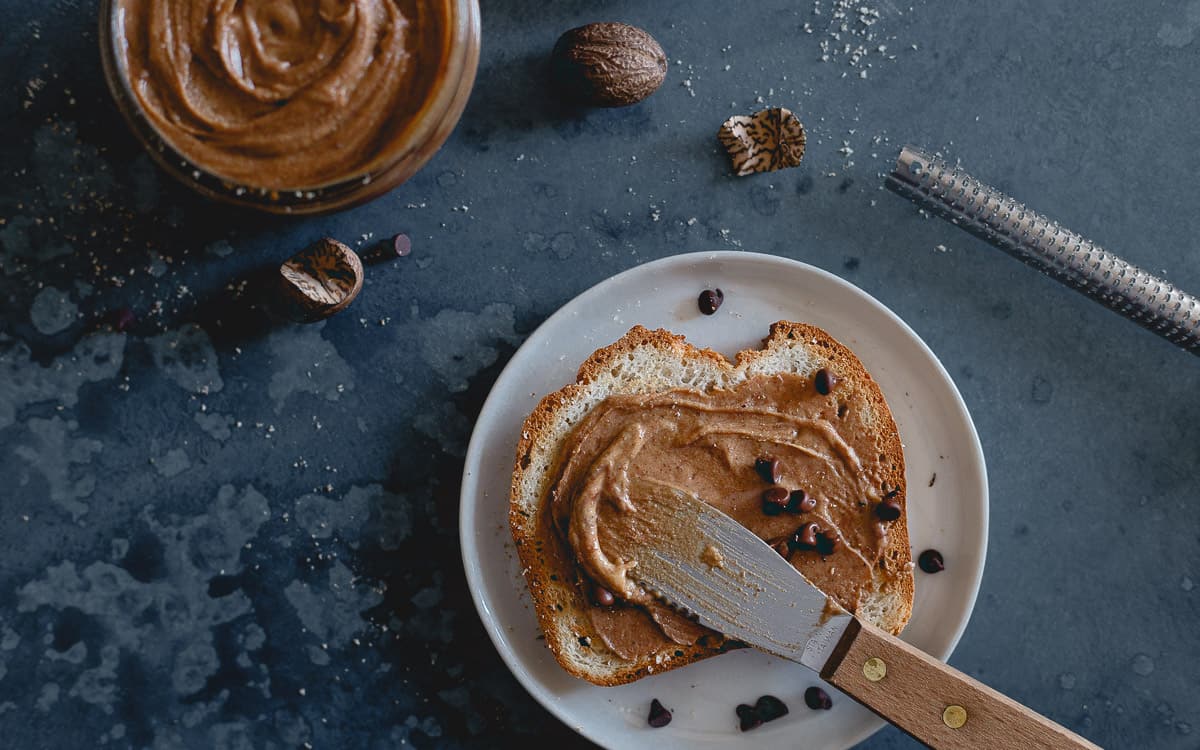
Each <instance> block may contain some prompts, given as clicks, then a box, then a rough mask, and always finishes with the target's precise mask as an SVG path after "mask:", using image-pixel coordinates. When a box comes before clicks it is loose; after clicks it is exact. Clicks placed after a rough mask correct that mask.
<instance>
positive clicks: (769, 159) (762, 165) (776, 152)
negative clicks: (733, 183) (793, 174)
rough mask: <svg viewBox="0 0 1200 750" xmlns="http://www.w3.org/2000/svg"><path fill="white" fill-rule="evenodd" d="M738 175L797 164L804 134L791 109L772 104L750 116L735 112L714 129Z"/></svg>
mask: <svg viewBox="0 0 1200 750" xmlns="http://www.w3.org/2000/svg"><path fill="white" fill-rule="evenodd" d="M717 138H718V139H719V140H720V141H721V145H723V146H724V147H725V150H726V151H728V152H729V158H730V160H731V161H732V162H733V169H734V171H735V172H737V174H738V176H739V177H744V176H745V175H748V174H754V173H755V172H773V171H775V170H776V169H786V168H787V167H795V166H798V165H799V164H800V159H801V158H803V156H804V146H805V144H806V143H807V137H806V136H805V134H804V125H802V124H801V123H800V120H799V118H797V117H796V115H794V114H793V113H792V111H791V110H788V109H784V108H783V107H772V108H771V109H764V110H763V111H761V112H756V113H755V114H753V115H734V116H733V117H730V118H729V119H728V120H726V121H725V123H724V124H723V125H721V129H720V130H718V131H717Z"/></svg>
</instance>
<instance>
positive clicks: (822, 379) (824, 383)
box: [813, 367, 837, 396]
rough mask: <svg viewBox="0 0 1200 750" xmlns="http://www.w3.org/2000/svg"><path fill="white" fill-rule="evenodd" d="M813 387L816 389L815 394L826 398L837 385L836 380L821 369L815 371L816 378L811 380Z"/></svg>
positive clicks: (827, 371) (829, 373)
mask: <svg viewBox="0 0 1200 750" xmlns="http://www.w3.org/2000/svg"><path fill="white" fill-rule="evenodd" d="M813 385H815V386H816V387H817V393H819V394H821V395H822V396H828V395H829V392H830V391H832V390H833V387H834V386H835V385H837V378H836V377H834V376H833V374H832V373H831V372H829V370H826V369H825V368H824V367H822V368H821V369H820V370H817V376H816V377H815V378H813Z"/></svg>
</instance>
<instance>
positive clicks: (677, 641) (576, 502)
mask: <svg viewBox="0 0 1200 750" xmlns="http://www.w3.org/2000/svg"><path fill="white" fill-rule="evenodd" d="M822 369H824V370H826V375H829V374H832V375H833V376H835V377H834V378H833V379H832V381H833V382H835V383H836V387H834V388H833V389H832V390H826V392H821V390H822V389H818V388H817V387H816V386H815V385H814V379H815V378H816V373H817V372H818V371H819V370H822ZM761 459H766V460H769V461H775V462H777V463H776V464H775V466H776V467H777V468H778V470H779V474H778V476H777V477H775V479H776V482H775V483H774V484H772V483H770V482H768V481H766V479H765V478H764V477H763V476H762V473H761V471H759V470H758V469H756V463H757V462H759V461H760V460H761ZM646 480H649V481H654V482H658V483H662V484H666V485H669V486H672V487H676V488H678V489H680V490H684V491H687V492H690V493H694V494H696V495H698V496H699V497H701V498H702V499H704V500H705V501H706V502H708V503H710V504H712V505H713V506H715V507H717V508H719V509H720V510H722V511H724V512H725V513H727V514H728V515H730V516H731V517H733V518H734V519H735V520H737V521H738V522H739V523H741V524H743V525H744V526H746V527H747V528H748V529H750V530H751V531H753V532H754V533H755V534H757V535H758V536H759V537H761V538H763V539H764V540H766V541H767V542H768V543H770V544H772V545H773V546H775V547H776V549H778V550H779V551H780V553H781V554H784V555H785V556H787V557H788V559H789V561H790V562H791V563H792V564H793V565H794V566H795V567H796V568H797V569H798V570H800V572H802V573H803V574H804V575H805V576H806V577H807V578H808V579H809V580H810V581H811V582H812V583H813V584H814V585H816V586H817V587H818V588H820V589H821V590H822V591H823V592H824V593H825V594H826V595H827V596H829V597H830V599H831V600H832V601H833V602H836V604H838V605H840V606H841V607H843V608H845V609H846V610H848V611H852V612H857V613H858V614H859V615H860V616H863V617H865V618H866V619H868V620H871V621H872V622H875V623H876V624H877V625H879V626H881V627H884V628H885V629H888V630H891V631H893V632H899V630H900V629H901V628H902V627H903V625H904V623H905V622H906V621H907V619H908V615H909V613H910V612H911V606H912V572H911V557H910V551H909V548H908V534H907V529H906V526H905V519H904V516H903V515H901V517H900V518H898V519H895V520H889V521H884V520H882V519H881V517H880V515H879V514H878V513H877V512H876V509H877V507H878V506H879V504H880V503H881V502H883V501H884V499H885V497H886V499H887V501H888V502H889V503H891V504H898V505H899V507H900V508H901V509H903V508H904V488H905V484H904V463H903V455H902V452H901V447H900V441H899V436H898V434H897V432H896V427H895V423H894V421H893V420H892V417H891V413H890V412H889V411H888V408H887V405H886V403H885V402H884V400H883V396H882V394H881V393H880V392H879V389H878V386H876V384H875V383H874V381H873V380H872V379H871V378H870V376H869V375H868V374H867V373H866V372H865V370H863V369H862V365H861V363H859V362H858V360H857V358H855V357H854V355H853V354H852V353H850V352H849V350H847V349H846V348H845V347H844V346H842V345H841V344H839V343H838V342H836V341H834V340H833V339H832V338H830V337H829V336H828V335H827V334H825V333H824V332H823V331H820V330H819V329H817V328H813V327H811V326H805V325H801V324H796V323H786V322H781V323H777V324H775V325H774V326H772V330H771V335H770V336H769V337H768V338H767V339H766V341H765V342H764V348H763V349H761V350H757V351H748V352H742V353H741V354H740V355H739V356H738V359H737V362H736V363H730V362H728V361H727V360H725V359H724V358H723V357H721V356H720V355H718V354H716V353H714V352H711V351H707V350H699V349H696V348H695V347H692V346H690V345H688V344H687V343H686V342H684V341H683V339H682V337H678V336H674V335H672V334H670V333H667V332H665V331H653V332H652V331H647V330H646V329H643V328H634V329H633V330H631V331H630V332H629V333H628V334H627V335H626V336H625V337H623V338H622V339H621V340H620V341H618V342H616V343H615V344H613V345H612V346H610V347H606V348H605V349H601V350H599V351H598V352H596V353H595V354H593V355H592V356H591V357H590V358H589V359H588V361H587V362H585V363H584V365H583V366H582V367H581V369H580V375H579V379H578V382H577V383H575V384H573V385H570V386H567V387H566V388H564V389H563V390H561V391H558V392H556V393H554V394H551V395H550V396H548V397H547V398H546V399H544V400H543V401H542V403H541V404H540V405H539V407H538V409H537V410H535V411H534V413H533V414H532V415H530V417H529V420H527V422H526V425H525V430H524V432H523V437H522V440H521V444H520V446H519V447H518V454H517V464H516V468H515V470H514V477H513V492H512V496H511V505H510V520H511V522H512V530H513V535H514V539H515V540H516V542H517V544H518V549H519V551H520V554H521V558H522V562H523V564H524V567H525V568H526V579H527V581H528V583H529V585H530V589H531V592H532V593H533V598H534V603H535V605H536V607H537V611H538V615H539V618H540V620H541V624H542V628H543V631H544V632H545V633H546V638H547V643H548V645H549V646H550V648H551V649H552V650H553V651H554V653H555V655H556V656H557V657H558V660H559V662H560V663H561V664H562V665H563V666H564V667H565V668H566V669H567V670H568V671H570V672H572V673H573V674H576V675H578V676H580V677H583V678H585V679H588V680H590V681H592V682H596V683H597V684H619V683H622V682H628V681H630V680H633V679H637V678H638V677H640V676H643V675H645V674H649V673H650V672H654V671H664V670H666V669H669V668H672V667H674V666H680V665H682V664H685V663H688V662H691V661H695V660H696V659H699V658H703V657H705V656H709V655H712V654H716V653H719V652H721V651H722V650H725V649H726V648H728V647H730V646H733V645H736V644H730V643H726V642H725V640H724V639H723V638H722V637H721V636H720V635H719V634H717V633H714V632H712V631H709V630H707V629H705V628H703V627H701V626H699V625H697V624H696V623H695V622H693V621H692V620H690V619H688V618H686V617H685V616H683V615H681V614H679V613H677V612H675V611H674V610H673V609H671V608H669V607H667V606H666V605H664V604H663V603H661V602H659V601H658V600H657V599H655V597H654V596H653V595H651V594H649V593H648V592H646V591H644V590H643V589H642V588H641V587H640V586H639V585H638V584H637V583H636V582H634V581H633V580H632V579H630V577H629V576H628V575H627V572H628V568H629V567H630V566H631V565H633V564H636V561H631V560H624V559H621V558H620V557H619V556H617V555H612V554H609V553H607V552H606V549H612V548H614V547H615V546H616V545H613V544H606V539H611V538H612V537H610V536H609V535H611V534H615V533H627V531H628V529H629V528H630V526H629V524H627V523H622V521H623V519H624V518H628V517H629V516H628V514H636V513H637V507H638V496H637V495H638V493H637V491H636V487H637V486H638V485H639V483H641V482H643V481H646ZM631 487H633V488H635V489H632V490H631ZM773 488H783V490H786V491H787V492H789V493H795V492H796V491H800V492H801V493H802V495H801V496H803V497H807V498H812V499H813V500H815V504H813V503H812V502H809V503H806V504H805V507H804V509H803V510H800V509H799V508H798V507H796V508H792V509H791V510H789V511H787V512H784V511H782V510H779V511H775V510H774V508H773V507H772V506H769V505H764V502H765V501H764V493H765V492H767V491H768V490H771V489H773ZM776 492H779V490H776ZM769 511H773V512H769ZM812 523H816V524H817V527H818V528H819V530H820V532H819V533H820V534H821V535H822V543H821V544H820V545H805V544H801V543H798V542H797V541H795V540H796V539H797V538H798V537H797V535H798V534H799V533H800V530H801V528H802V527H803V526H805V525H809V524H812ZM789 540H791V541H790V543H789ZM596 587H602V588H603V589H604V590H606V591H608V592H611V594H612V596H609V597H604V601H605V603H604V604H600V603H597V602H596V597H595V596H592V595H591V594H590V592H592V591H594V590H595V588H596Z"/></svg>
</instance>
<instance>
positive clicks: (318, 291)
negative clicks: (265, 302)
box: [272, 237, 363, 323]
mask: <svg viewBox="0 0 1200 750" xmlns="http://www.w3.org/2000/svg"><path fill="white" fill-rule="evenodd" d="M362 284H363V267H362V261H361V260H359V257H358V255H357V254H356V253H355V252H354V251H353V250H351V249H350V248H348V247H346V246H345V245H343V244H342V243H340V242H338V241H337V240H334V239H330V238H329V237H323V238H321V239H319V240H317V241H316V242H314V243H313V244H311V245H309V246H308V247H306V248H304V249H303V250H301V251H300V252H298V253H296V254H295V255H293V256H292V257H290V258H288V259H287V260H286V261H284V263H283V265H281V266H280V267H279V277H278V282H277V285H276V286H277V292H276V294H275V299H274V300H273V305H272V307H273V308H274V309H275V310H276V311H277V312H278V313H279V314H280V315H282V316H283V317H285V318H288V319H290V320H294V321H296V322H297V323H312V322H315V321H318V320H322V319H323V318H328V317H329V316H330V315H333V314H334V313H337V312H341V311H342V310H344V309H346V307H347V306H348V305H349V304H350V303H351V302H353V301H354V298H355V297H357V296H358V293H359V291H360V290H361V289H362Z"/></svg>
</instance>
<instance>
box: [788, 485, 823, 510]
mask: <svg viewBox="0 0 1200 750" xmlns="http://www.w3.org/2000/svg"><path fill="white" fill-rule="evenodd" d="M816 507H817V499H816V498H815V497H811V496H810V495H808V494H807V493H806V492H805V491H804V490H792V494H791V495H790V496H788V505H787V512H788V513H795V514H800V513H808V512H809V511H811V510H812V509H813V508H816Z"/></svg>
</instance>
